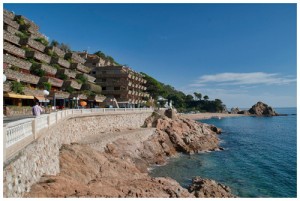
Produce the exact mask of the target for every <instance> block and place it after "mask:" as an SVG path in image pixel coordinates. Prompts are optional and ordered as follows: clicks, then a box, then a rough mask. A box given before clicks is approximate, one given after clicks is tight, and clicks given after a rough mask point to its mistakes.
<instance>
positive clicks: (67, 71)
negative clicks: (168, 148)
mask: <svg viewBox="0 0 300 201" xmlns="http://www.w3.org/2000/svg"><path fill="white" fill-rule="evenodd" d="M57 74H65V75H66V76H68V77H70V78H75V77H76V74H77V73H76V71H73V70H70V69H60V70H58V73H57Z"/></svg>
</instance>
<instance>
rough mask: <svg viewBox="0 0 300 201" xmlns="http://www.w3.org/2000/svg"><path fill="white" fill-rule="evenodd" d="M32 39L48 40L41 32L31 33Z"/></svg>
mask: <svg viewBox="0 0 300 201" xmlns="http://www.w3.org/2000/svg"><path fill="white" fill-rule="evenodd" d="M30 38H31V39H33V40H34V39H37V38H44V39H46V40H47V38H46V37H45V36H44V35H43V34H41V33H39V32H36V33H30Z"/></svg>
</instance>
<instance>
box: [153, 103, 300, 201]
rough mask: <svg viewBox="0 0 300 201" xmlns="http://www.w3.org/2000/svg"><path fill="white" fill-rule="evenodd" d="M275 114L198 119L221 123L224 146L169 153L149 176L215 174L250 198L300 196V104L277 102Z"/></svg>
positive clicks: (183, 179) (186, 179) (185, 179)
mask: <svg viewBox="0 0 300 201" xmlns="http://www.w3.org/2000/svg"><path fill="white" fill-rule="evenodd" d="M275 111H276V112H277V113H280V114H288V115H287V116H276V117H250V116H244V117H229V118H221V119H217V118H213V119H206V120H199V121H200V122H203V123H208V124H213V125H215V126H217V127H219V128H221V129H222V131H223V133H222V134H221V135H219V138H220V139H221V143H220V146H221V147H223V148H224V150H223V151H214V152H208V153H200V154H193V155H184V154H181V155H180V156H179V157H176V158H170V159H169V160H168V163H167V164H166V165H164V166H156V167H154V168H153V169H152V170H151V173H150V174H151V176H154V177H158V176H167V177H171V178H173V179H175V180H176V181H178V182H179V183H180V184H181V185H182V186H183V187H188V186H189V185H190V184H191V182H192V178H193V177H195V176H200V177H202V178H209V179H214V180H216V181H217V182H220V183H222V184H224V185H227V186H229V187H230V188H231V191H232V193H233V194H235V195H237V196H238V197H246V198H258V197H261V198H265V197H269V198H283V197H285V198H290V197H291V198H295V197H297V109H296V108H275Z"/></svg>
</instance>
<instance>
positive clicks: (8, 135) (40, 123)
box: [3, 108, 153, 162]
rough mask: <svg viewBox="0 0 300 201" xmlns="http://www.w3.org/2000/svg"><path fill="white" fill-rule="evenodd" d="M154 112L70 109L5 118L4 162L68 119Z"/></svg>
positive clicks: (138, 109)
mask: <svg viewBox="0 0 300 201" xmlns="http://www.w3.org/2000/svg"><path fill="white" fill-rule="evenodd" d="M143 111H148V112H149V111H153V109H150V108H92V109H68V110H61V111H57V112H53V113H50V114H42V115H40V116H38V117H33V116H22V117H21V116H20V117H11V118H10V117H5V118H4V124H3V152H4V160H3V161H4V162H5V161H6V160H7V159H9V158H11V157H12V156H13V155H15V154H16V153H18V152H19V151H21V150H22V149H23V148H24V147H26V146H27V145H28V144H30V143H31V142H33V141H34V140H35V139H37V138H38V137H40V136H41V135H42V133H43V132H42V131H43V130H44V129H48V128H50V127H52V126H53V125H55V124H56V123H59V122H60V121H62V120H64V119H66V118H72V117H76V116H89V115H95V114H101V115H105V114H126V113H133V112H143Z"/></svg>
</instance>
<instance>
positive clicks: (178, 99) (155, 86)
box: [141, 72, 226, 112]
mask: <svg viewBox="0 0 300 201" xmlns="http://www.w3.org/2000/svg"><path fill="white" fill-rule="evenodd" d="M141 74H142V75H144V76H145V77H144V79H146V80H147V83H146V87H147V90H146V91H147V92H148V93H149V94H150V95H151V96H152V98H153V99H155V100H158V97H159V96H161V97H163V98H165V99H168V101H170V100H172V102H173V106H174V107H175V108H176V109H177V110H178V111H179V112H191V111H199V112H223V111H225V110H226V106H225V105H224V104H223V102H222V101H221V100H220V99H215V100H209V97H208V96H207V95H204V96H203V99H202V94H201V93H197V92H194V94H193V95H194V96H193V95H191V94H187V95H186V94H185V93H183V92H182V91H179V90H176V89H175V88H174V87H172V86H170V85H167V84H164V83H162V82H159V81H157V80H156V79H154V78H153V77H151V76H149V75H147V74H146V73H143V72H141ZM156 104H157V103H156ZM160 105H161V104H160ZM157 106H159V105H157Z"/></svg>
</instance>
